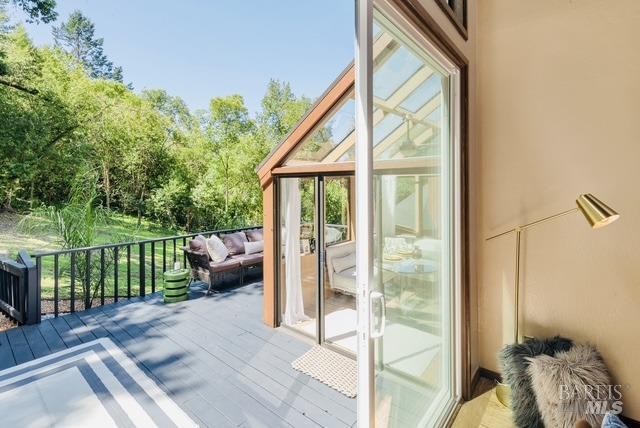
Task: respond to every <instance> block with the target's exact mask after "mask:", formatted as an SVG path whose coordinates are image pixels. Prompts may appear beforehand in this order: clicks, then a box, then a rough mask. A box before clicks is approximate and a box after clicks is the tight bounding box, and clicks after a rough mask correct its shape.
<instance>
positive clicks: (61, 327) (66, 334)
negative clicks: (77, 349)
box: [51, 317, 82, 348]
mask: <svg viewBox="0 0 640 428" xmlns="http://www.w3.org/2000/svg"><path fill="white" fill-rule="evenodd" d="M63 318H64V317H58V318H53V319H52V320H51V325H52V326H53V328H54V329H55V330H56V332H58V335H59V336H60V339H62V341H63V342H64V344H65V346H66V347H67V348H71V347H72V346H76V345H80V344H81V343H82V341H81V340H80V338H78V336H76V335H75V334H74V333H73V332H72V331H71V328H70V327H69V324H67V322H66V321H65V320H64V319H63Z"/></svg>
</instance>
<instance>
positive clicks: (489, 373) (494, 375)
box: [476, 367, 502, 382]
mask: <svg viewBox="0 0 640 428" xmlns="http://www.w3.org/2000/svg"><path fill="white" fill-rule="evenodd" d="M476 375H477V377H478V380H480V378H481V377H483V378H485V379H491V380H493V381H495V382H502V375H501V374H500V373H498V372H494V371H493V370H489V369H485V368H484V367H478V370H476Z"/></svg>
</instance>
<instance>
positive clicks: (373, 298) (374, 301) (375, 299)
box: [369, 291, 387, 339]
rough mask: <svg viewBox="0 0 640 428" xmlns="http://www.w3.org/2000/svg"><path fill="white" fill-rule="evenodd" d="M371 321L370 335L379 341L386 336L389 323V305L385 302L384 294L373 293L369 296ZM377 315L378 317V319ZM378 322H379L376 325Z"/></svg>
mask: <svg viewBox="0 0 640 428" xmlns="http://www.w3.org/2000/svg"><path fill="white" fill-rule="evenodd" d="M369 310H370V313H369V319H370V325H371V328H370V330H371V331H370V332H369V333H370V334H369V336H370V337H371V338H372V339H378V338H380V337H382V336H383V335H384V327H385V324H386V323H387V305H386V303H385V300H384V294H382V293H381V292H379V291H372V292H371V294H369ZM376 313H377V314H378V317H376ZM376 320H379V321H378V323H376Z"/></svg>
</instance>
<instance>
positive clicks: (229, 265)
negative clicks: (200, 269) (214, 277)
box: [209, 259, 240, 273]
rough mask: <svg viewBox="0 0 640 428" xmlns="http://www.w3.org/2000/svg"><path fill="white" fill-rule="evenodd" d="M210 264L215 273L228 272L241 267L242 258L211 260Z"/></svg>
mask: <svg viewBox="0 0 640 428" xmlns="http://www.w3.org/2000/svg"><path fill="white" fill-rule="evenodd" d="M209 266H211V270H212V271H213V273H220V272H228V271H230V270H234V269H238V268H239V267H240V260H234V259H226V260H223V261H221V262H211V263H209Z"/></svg>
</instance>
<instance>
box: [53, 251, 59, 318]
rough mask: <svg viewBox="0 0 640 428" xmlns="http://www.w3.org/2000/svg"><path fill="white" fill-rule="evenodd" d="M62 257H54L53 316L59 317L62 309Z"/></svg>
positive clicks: (57, 255) (56, 255)
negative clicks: (59, 305) (60, 294)
mask: <svg viewBox="0 0 640 428" xmlns="http://www.w3.org/2000/svg"><path fill="white" fill-rule="evenodd" d="M59 258H60V255H59V254H55V255H54V256H53V316H54V317H57V316H58V312H59V311H60V308H59V307H58V296H59V293H60V291H59V287H60V281H59V279H58V276H59V274H60V260H59Z"/></svg>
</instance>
